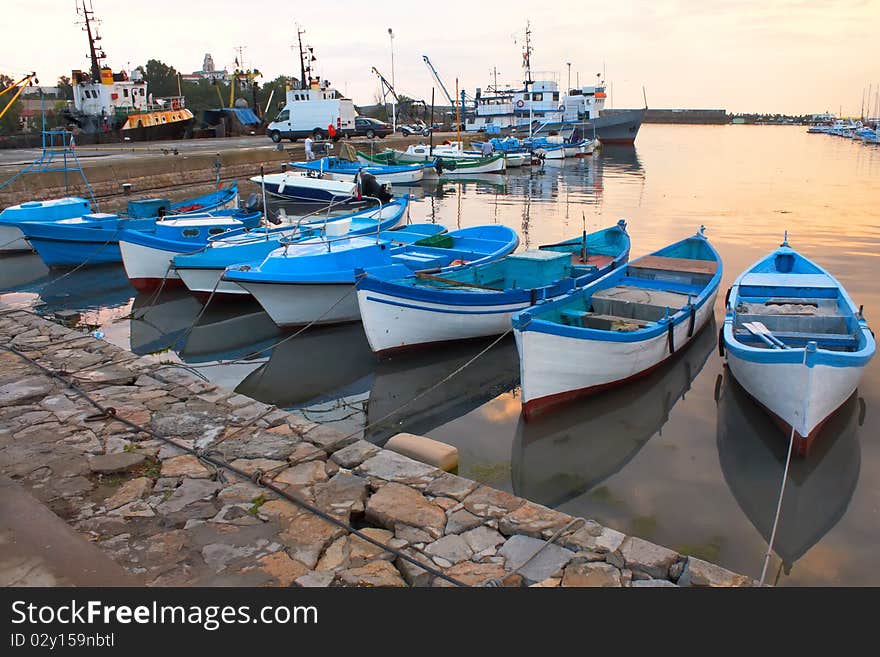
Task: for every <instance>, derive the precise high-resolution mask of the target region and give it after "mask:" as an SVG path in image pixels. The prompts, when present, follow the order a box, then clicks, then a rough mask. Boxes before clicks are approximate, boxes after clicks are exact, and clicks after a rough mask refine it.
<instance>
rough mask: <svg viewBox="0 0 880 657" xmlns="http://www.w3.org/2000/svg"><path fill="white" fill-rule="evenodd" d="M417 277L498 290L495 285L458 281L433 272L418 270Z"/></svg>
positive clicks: (462, 285)
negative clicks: (488, 285)
mask: <svg viewBox="0 0 880 657" xmlns="http://www.w3.org/2000/svg"><path fill="white" fill-rule="evenodd" d="M416 277H417V278H427V279H428V280H430V281H437V282H438V283H446V284H447V285H457V286H460V287H473V288H476V289H478V290H490V291H492V292H497V291H498V289H497V288H494V287H486V286H485V285H477V284H476V283H468V282H467V281H457V280H455V279H454V278H443V277H442V276H434V275H433V274H426V273H425V272H420V271H417V272H416Z"/></svg>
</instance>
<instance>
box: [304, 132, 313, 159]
mask: <svg viewBox="0 0 880 657" xmlns="http://www.w3.org/2000/svg"><path fill="white" fill-rule="evenodd" d="M304 143H305V146H306V161H309V160H314V159H315V154H314V153H313V152H312V138H311V137H306V140H305V142H304Z"/></svg>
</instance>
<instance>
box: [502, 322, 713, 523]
mask: <svg viewBox="0 0 880 657" xmlns="http://www.w3.org/2000/svg"><path fill="white" fill-rule="evenodd" d="M716 336H717V330H716V329H715V322H714V321H710V322H709V324H708V325H707V326H706V327H704V329H703V330H702V331H701V332H700V333H699V334H698V335H697V336H696V337H695V338H694V341H693V344H692V345H691V346H690V348H689V349H686V350H683V351H682V352H681V353H680V355H679V357H678V358H677V359H675V360H673V361H672V362H670V363H668V364H666V365H664V366H663V367H661V368H659V369H658V370H656V371H654V372H653V373H651V374H650V375H648V376H646V377H644V378H643V379H640V380H638V381H635V382H633V383H632V384H631V385H628V386H625V387H622V388H617V389H613V390H609V391H607V392H604V393H602V394H600V395H597V396H595V397H593V398H591V399H589V400H587V401H586V402H582V403H579V404H575V405H570V406H568V407H564V408H561V409H559V410H558V411H555V412H554V413H552V414H548V415H546V416H542V417H539V418H537V419H535V420H532V421H531V422H525V421H524V420H523V418H520V420H519V425H518V426H517V431H516V437H515V439H514V441H513V449H512V454H511V475H512V477H511V478H512V481H513V492H514V493H515V494H516V495H519V496H522V497H525V498H527V499H530V500H533V501H535V502H538V503H539V504H544V505H546V506H550V507H556V506H559V505H560V504H562V503H564V502H566V501H568V500H570V499H573V498H575V497H578V496H579V495H582V494H584V493H587V492H588V491H590V490H592V489H593V488H595V487H596V486H598V485H599V484H600V483H602V482H603V481H605V480H606V479H607V478H608V477H610V476H612V475H613V474H615V473H617V472H618V471H620V470H621V469H622V468H623V467H624V466H625V465H626V464H627V463H629V461H630V460H631V459H632V458H633V457H634V456H635V455H636V454H637V453H638V451H639V450H640V449H641V448H642V447H644V445H645V444H646V443H647V442H648V440H650V439H651V438H652V437H653V436H654V435H655V434H656V433H657V432H658V431H660V430H661V429H662V427H663V425H664V424H666V421H667V420H668V419H669V413H670V412H671V411H672V408H673V407H674V406H675V404H676V403H677V402H678V400H679V399H681V398H683V397H684V396H685V394H686V393H687V392H688V390H690V388H691V383H692V382H693V380H694V379H695V378H696V376H697V375H698V374H699V373H700V371H701V370H702V369H703V366H704V365H705V363H706V360H707V359H708V358H709V354H711V353H712V351H713V349H714V347H715V344H716Z"/></svg>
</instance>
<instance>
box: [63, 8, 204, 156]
mask: <svg viewBox="0 0 880 657" xmlns="http://www.w3.org/2000/svg"><path fill="white" fill-rule="evenodd" d="M77 13H78V14H79V15H80V16H82V18H83V26H84V31H85V32H86V35H87V36H88V39H89V55H90V57H91V69H90V70H89V72H85V71H79V70H74V71H73V72H72V75H71V80H72V83H73V104H74V109H72V110H71V109H68V110H65V111H64V112H63V115H64V117H65V118H66V119H67V120H68V121H70V122H72V123H75V124H76V125H77V126H79V128H80V129H82V131H83V132H84V133H85V134H86V135H89V139H90V140H91V139H94V140H95V141H105V140H108V139H120V138H121V139H125V140H131V141H146V140H151V139H180V138H181V137H183V136H184V134H185V133H186V131H187V129H188V128H189V127H190V126H191V124H192V122H193V114H192V112H191V111H189V110H188V109H186V106H185V100H184V98H183V96H175V97H172V98H155V99H154V98H153V96H152V94H149V93H147V83H146V81H145V80H144V78H143V73H142V72H141V71H140V70H138V69H135V70H133V71H131V73H130V74H129V73H127V72H125V71H120V72H119V73H114V72H113V70H112V69H111V68H110V67H109V66H104V65H102V64H101V60H103V59H106V57H107V56H106V55H105V54H104V51H103V49H102V48H100V47H98V46H97V42H98V41H100V40H101V37H100V36H99V35H98V34H97V31H96V28H95V25H94V23H95V17H94V12H93V11H92V9H91V6H89V8H87V7H86V2H85V0H83V3H82V8H81V9H80V6H79V3H77Z"/></svg>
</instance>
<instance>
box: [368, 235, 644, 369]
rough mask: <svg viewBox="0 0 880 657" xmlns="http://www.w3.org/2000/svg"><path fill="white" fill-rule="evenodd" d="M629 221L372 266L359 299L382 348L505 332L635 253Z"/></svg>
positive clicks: (373, 340) (371, 336)
mask: <svg viewBox="0 0 880 657" xmlns="http://www.w3.org/2000/svg"><path fill="white" fill-rule="evenodd" d="M629 250H630V238H629V235H628V234H627V232H626V222H625V221H623V220H622V219H621V220H620V221H619V222H618V223H617V225H615V226H612V227H610V228H606V229H604V230H600V231H597V232H594V233H591V234H589V235H587V234H586V232H585V233H584V234H583V235H582V236H581V237H576V238H573V239H570V240H566V241H564V242H560V243H558V244H549V245H546V246H541V247H539V248H538V249H537V250H529V251H524V252H522V253H516V254H512V255H508V256H505V257H504V258H501V259H500V260H495V261H494V262H490V263H484V264H480V265H466V266H464V267H460V268H458V269H457V270H456V271H452V272H449V273H447V274H443V275H437V274H419V273H416V274H415V275H414V274H413V273H412V271H411V270H410V269H409V268H408V267H406V266H404V265H392V266H390V267H387V268H379V269H371V270H369V272H368V274H367V275H366V276H365V277H364V278H362V279H361V280H360V281H359V282H358V285H357V287H358V305H359V307H360V312H361V320H362V321H363V323H364V331H365V332H366V334H367V340H368V341H369V343H370V347H371V348H372V349H373V351H374V352H376V353H377V354H380V355H382V354H387V353H390V352H394V351H398V350H401V349H409V348H413V347H418V346H423V345H428V344H433V343H437V342H450V341H453V340H464V339H469V338H478V337H484V336H488V335H499V334H501V333H504V332H506V331H508V330H510V320H511V317H512V316H513V315H514V314H515V313H517V312H520V311H521V310H525V309H526V308H528V307H529V306H533V305H535V304H536V303H537V302H538V301H539V300H545V299H554V298H558V297H561V296H562V295H564V294H566V293H568V292H571V290H572V289H574V288H577V287H582V286H584V285H586V284H587V283H590V282H592V281H595V280H596V279H598V278H600V277H602V276H604V275H605V274H607V273H609V272H610V271H612V270H613V269H616V268H617V267H619V266H620V265H622V264H623V263H625V262H626V261H627V259H628V258H629Z"/></svg>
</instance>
